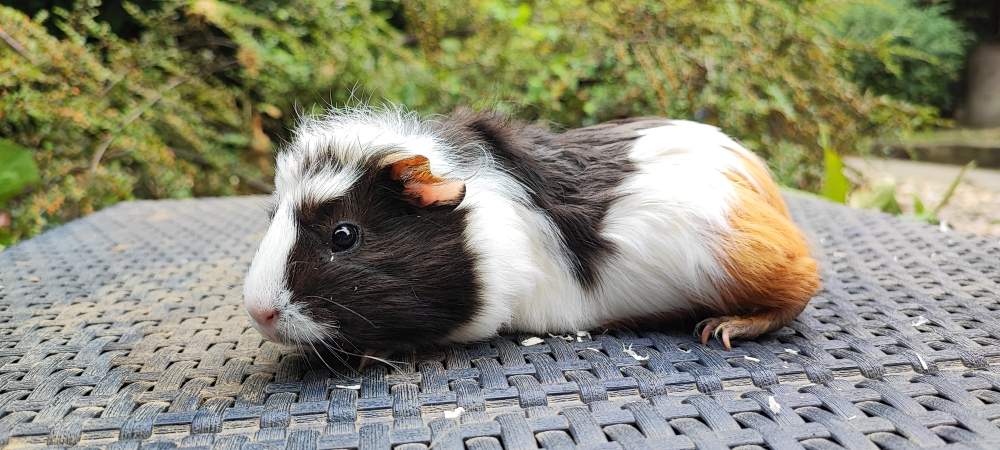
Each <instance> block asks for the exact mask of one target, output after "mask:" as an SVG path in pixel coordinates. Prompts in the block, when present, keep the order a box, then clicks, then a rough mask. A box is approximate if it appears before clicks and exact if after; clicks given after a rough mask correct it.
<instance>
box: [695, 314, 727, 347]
mask: <svg viewBox="0 0 1000 450" xmlns="http://www.w3.org/2000/svg"><path fill="white" fill-rule="evenodd" d="M720 323H722V321H721V320H720V319H719V318H718V317H711V318H708V319H705V320H702V321H701V322H698V324H697V325H695V326H694V332H695V336H698V338H699V340H700V341H701V345H708V339H709V338H711V337H712V333H714V332H715V330H716V329H717V327H718V326H719V324H720Z"/></svg>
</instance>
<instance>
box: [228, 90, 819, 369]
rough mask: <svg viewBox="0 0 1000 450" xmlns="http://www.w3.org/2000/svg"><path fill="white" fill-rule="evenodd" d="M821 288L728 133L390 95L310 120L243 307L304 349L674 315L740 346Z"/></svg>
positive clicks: (795, 237)
mask: <svg viewBox="0 0 1000 450" xmlns="http://www.w3.org/2000/svg"><path fill="white" fill-rule="evenodd" d="M819 285H820V281H819V275H818V271H817V264H816V262H815V261H814V260H813V258H812V257H811V256H810V252H809V247H808V245H807V241H806V239H805V238H804V236H803V234H802V233H801V232H800V230H799V229H798V228H797V227H796V226H795V224H794V223H793V222H792V220H791V218H790V216H789V213H788V209H787V208H786V205H785V202H784V201H783V199H782V197H781V195H780V194H779V191H778V188H777V186H776V184H775V182H774V181H773V180H772V178H771V176H770V174H769V171H768V169H767V166H766V165H765V164H764V163H763V162H762V161H761V159H759V158H758V157H757V156H756V155H754V154H753V153H751V152H750V151H748V150H747V149H745V148H744V147H743V146H741V145H740V144H738V143H737V142H736V141H734V140H733V139H731V138H729V137H727V136H726V135H725V134H723V133H722V132H721V131H720V130H719V129H717V128H716V127H713V126H709V125H705V124H700V123H695V122H690V121H683V120H668V119H662V118H633V119H624V120H616V121H611V122H606V123H602V124H599V125H594V126H589V127H585V128H578V129H572V130H569V131H565V132H552V131H549V130H548V129H545V128H543V127H539V126H535V125H531V124H526V123H519V122H517V121H514V120H510V119H508V118H505V117H504V116H501V115H499V114H497V113H491V112H469V111H464V112H457V113H454V114H452V115H450V116H442V117H437V116H435V117H431V118H422V117H419V116H417V115H415V114H412V113H408V112H404V111H402V110H400V109H399V108H396V107H385V108H377V109H376V108H362V109H354V110H335V111H332V112H330V113H328V114H326V115H324V116H321V117H314V118H306V119H303V122H302V123H301V124H300V126H298V128H297V129H296V131H295V132H294V133H293V137H292V138H291V140H290V143H289V144H287V145H286V148H284V149H283V150H282V151H281V152H280V153H279V154H278V156H277V163H276V175H275V190H274V194H273V197H272V202H271V208H270V224H269V227H268V229H267V231H266V233H265V235H264V237H263V240H262V242H261V243H260V247H259V249H258V250H257V253H256V255H255V256H254V258H253V261H252V263H251V266H250V269H249V272H248V274H247V277H246V283H245V287H244V302H245V306H246V309H247V312H248V313H249V315H250V317H251V319H252V320H251V323H252V324H253V326H255V327H256V328H257V329H258V330H259V331H260V332H261V333H262V334H263V335H264V336H266V337H267V338H269V339H272V340H274V341H277V342H283V343H289V344H298V345H313V346H318V345H327V346H330V345H333V346H334V347H335V348H341V349H343V348H347V347H345V346H351V347H353V348H357V349H367V350H382V351H385V350H402V349H407V348H414V347H418V346H422V345H428V344H441V343H455V342H469V341H476V340H482V339H486V338H490V337H492V336H494V335H497V334H498V333H502V332H514V331H516V332H527V333H536V334H541V333H557V332H572V331H576V330H587V329H593V328H596V327H602V326H609V325H612V324H621V323H628V322H636V321H639V322H648V321H649V320H650V319H657V320H667V321H674V322H677V321H681V323H684V322H683V321H686V320H689V321H690V322H688V323H689V324H691V325H689V326H693V328H694V329H695V332H696V334H697V335H698V336H699V337H700V340H701V342H702V343H705V344H707V342H708V341H709V339H710V338H711V337H712V336H715V337H716V338H717V339H719V340H720V341H721V343H722V345H724V346H725V348H727V349H728V348H730V347H731V340H732V339H736V338H742V339H749V338H754V337H757V336H759V335H761V334H763V333H767V332H769V331H772V330H775V329H778V328H780V327H782V326H784V325H785V324H787V323H789V322H790V321H792V320H793V319H794V318H795V317H796V316H797V315H798V314H799V313H800V312H801V311H802V310H803V308H805V306H806V304H807V302H808V301H809V300H810V298H811V297H812V296H813V295H814V294H815V293H816V291H817V290H818V288H819ZM699 319H703V320H701V322H700V323H698V324H697V325H694V323H695V321H696V320H699Z"/></svg>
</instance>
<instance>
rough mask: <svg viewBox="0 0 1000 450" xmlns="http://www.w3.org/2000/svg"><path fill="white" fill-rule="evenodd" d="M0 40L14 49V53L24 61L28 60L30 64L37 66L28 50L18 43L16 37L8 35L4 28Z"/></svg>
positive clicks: (0, 31)
mask: <svg viewBox="0 0 1000 450" xmlns="http://www.w3.org/2000/svg"><path fill="white" fill-rule="evenodd" d="M0 39H3V41H4V42H6V43H7V45H9V46H10V48H12V49H14V51H15V52H17V54H19V55H21V56H22V57H23V58H24V59H27V60H28V62H30V63H32V64H35V59H34V58H32V57H31V54H30V53H28V49H26V48H24V46H23V45H21V43H20V42H17V39H14V36H11V35H9V34H7V32H6V31H4V29H3V27H0Z"/></svg>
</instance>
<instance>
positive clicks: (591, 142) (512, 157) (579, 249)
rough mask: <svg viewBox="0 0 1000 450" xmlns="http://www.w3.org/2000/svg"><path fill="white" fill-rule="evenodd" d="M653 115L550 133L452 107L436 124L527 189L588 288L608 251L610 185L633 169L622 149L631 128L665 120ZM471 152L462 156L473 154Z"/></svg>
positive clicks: (633, 134)
mask: <svg viewBox="0 0 1000 450" xmlns="http://www.w3.org/2000/svg"><path fill="white" fill-rule="evenodd" d="M669 123H670V121H669V120H666V119H658V118H636V119H624V120H618V121H612V122H606V123H602V124H599V125H594V126H591V127H585V128H577V129H574V130H569V131H566V132H563V133H552V132H550V131H548V130H545V129H543V128H540V127H535V126H530V125H525V124H519V123H516V122H511V121H509V120H507V119H506V118H504V117H501V116H499V115H497V114H493V113H470V112H459V113H456V114H455V115H453V116H451V117H450V118H449V119H448V120H447V121H444V122H442V123H441V124H440V132H441V133H442V134H443V135H445V136H446V137H447V139H448V140H449V141H450V142H451V143H452V144H453V145H455V146H456V147H459V146H461V145H463V144H467V143H469V142H475V141H478V142H481V143H483V144H485V145H486V147H487V148H488V150H489V151H490V152H492V154H493V157H494V159H495V160H496V161H497V162H498V163H499V164H500V165H501V166H502V168H503V169H505V170H506V171H507V172H509V173H510V174H511V175H513V176H514V177H515V178H516V179H517V180H518V181H519V182H520V183H521V184H523V185H524V186H525V187H526V188H527V189H528V191H529V192H530V194H531V199H532V201H533V202H534V206H535V207H537V208H538V209H539V210H540V211H542V212H543V213H545V214H547V215H548V216H549V217H550V218H551V219H552V221H553V222H554V223H555V225H556V227H557V228H558V229H559V232H560V233H561V234H562V237H563V239H564V240H565V244H566V247H567V249H568V251H569V258H570V262H571V264H572V267H573V270H574V274H575V276H576V277H577V279H578V280H579V281H580V282H581V283H582V284H583V285H584V286H588V287H593V286H594V284H595V283H597V282H598V281H599V280H598V273H597V262H598V261H599V260H600V259H601V258H602V257H605V256H606V255H608V254H609V253H610V252H612V251H614V249H613V245H612V244H611V243H610V242H608V241H607V240H606V239H604V238H603V237H602V236H601V227H602V224H603V220H604V217H605V215H606V214H607V211H608V206H609V205H610V204H611V202H612V201H614V200H615V193H614V189H615V188H616V187H618V186H619V185H620V184H621V183H622V180H623V179H624V178H625V177H626V176H628V174H629V173H631V172H633V171H634V170H635V167H633V164H632V163H631V162H630V161H629V159H628V153H629V150H630V149H631V148H632V145H633V144H634V143H635V140H636V139H637V138H639V137H640V135H639V134H638V131H639V130H642V129H645V128H653V127H658V126H663V125H667V124H669ZM475 156H476V155H468V157H470V158H474V157H475Z"/></svg>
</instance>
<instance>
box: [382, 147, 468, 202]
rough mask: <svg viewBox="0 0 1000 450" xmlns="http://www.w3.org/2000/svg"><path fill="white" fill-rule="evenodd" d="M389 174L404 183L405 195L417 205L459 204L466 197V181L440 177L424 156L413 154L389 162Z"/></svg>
mask: <svg viewBox="0 0 1000 450" xmlns="http://www.w3.org/2000/svg"><path fill="white" fill-rule="evenodd" d="M389 176H390V177H391V178H392V179H393V180H396V181H398V182H400V183H402V184H403V195H405V196H406V198H407V200H409V201H410V203H413V204H414V205H416V206H420V207H428V206H457V205H458V204H459V203H461V202H462V199H463V198H465V182H464V181H462V180H456V179H446V178H438V177H437V176H435V175H434V174H433V173H431V164H430V161H428V160H427V158H425V157H423V156H419V155H417V156H411V157H408V158H406V159H402V160H399V161H396V162H394V163H391V164H389Z"/></svg>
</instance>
